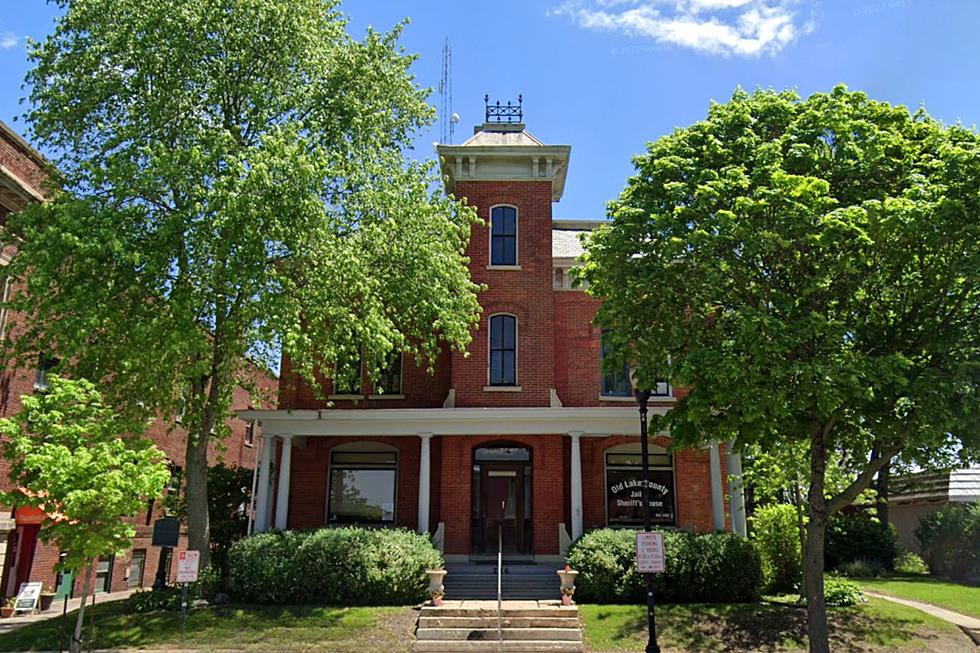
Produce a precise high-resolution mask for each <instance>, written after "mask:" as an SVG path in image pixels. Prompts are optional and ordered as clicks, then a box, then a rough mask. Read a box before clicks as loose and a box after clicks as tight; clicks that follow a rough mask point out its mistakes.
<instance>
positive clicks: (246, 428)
mask: <svg viewBox="0 0 980 653" xmlns="http://www.w3.org/2000/svg"><path fill="white" fill-rule="evenodd" d="M48 166H49V164H47V163H46V162H45V161H44V159H43V158H42V157H41V155H40V154H38V153H37V152H36V151H35V150H34V149H33V148H32V147H30V145H28V144H27V143H26V142H25V141H24V140H23V139H22V138H21V137H20V136H18V135H17V134H16V133H15V132H14V131H13V130H12V129H11V128H10V127H8V126H7V125H5V124H4V123H3V122H0V228H2V227H3V225H4V224H5V222H6V218H7V216H8V215H9V214H10V213H13V212H16V211H19V210H20V209H22V208H23V207H24V206H26V205H27V204H28V203H30V202H41V201H44V196H45V193H46V188H45V180H46V178H47V175H46V174H45V170H46V169H47V168H48ZM14 254H15V252H14V251H12V250H7V251H4V252H2V253H0V292H3V296H4V297H7V296H9V295H8V293H9V292H10V291H11V290H12V288H11V286H10V282H9V280H8V278H7V277H6V275H4V273H3V268H4V266H6V265H7V263H9V261H10V257H11V256H13V255H14ZM22 319H23V316H19V315H8V314H5V313H4V312H3V310H2V309H0V335H2V334H3V333H4V331H5V329H13V332H12V333H11V334H10V335H11V337H14V338H15V337H16V335H17V328H18V327H17V325H18V323H20V322H21V320H22ZM44 367H45V364H44V363H43V362H41V361H39V363H38V366H36V367H33V368H13V367H11V366H5V367H4V368H3V369H2V371H0V417H8V416H10V415H14V414H16V413H17V412H19V411H20V407H21V404H20V398H21V396H22V395H29V394H32V393H34V392H36V391H37V390H39V389H41V388H43V383H44V371H45V370H44ZM256 382H257V383H258V385H259V386H260V387H262V388H263V389H265V390H266V391H267V392H269V393H272V392H274V391H275V390H276V383H277V381H276V379H275V378H274V377H272V376H271V375H270V374H267V373H264V372H261V371H259V370H256ZM234 406H235V408H238V409H247V408H249V407H251V403H250V397H249V394H248V393H247V392H246V391H245V390H242V389H237V390H236V391H235V398H234ZM229 424H230V426H231V429H232V433H231V435H230V436H229V437H228V438H227V439H225V440H223V441H222V442H221V443H220V445H218V444H216V445H214V446H213V448H212V450H211V452H210V460H211V461H212V463H217V462H219V461H220V462H224V463H225V464H228V465H238V466H243V467H248V468H254V466H255V452H256V449H257V447H256V446H255V442H256V440H257V433H256V427H255V425H250V424H247V423H246V422H243V421H241V420H237V419H236V420H230V421H229ZM146 436H147V437H149V438H151V439H152V440H153V441H154V442H155V443H156V445H157V446H158V447H159V448H160V449H162V450H163V452H164V453H165V454H166V456H167V458H168V460H169V461H170V463H171V465H172V466H173V468H174V470H175V471H179V470H181V469H182V468H183V466H184V451H185V445H186V432H185V431H183V429H180V428H179V427H177V428H172V425H171V424H170V423H168V422H167V421H164V420H157V421H155V422H154V423H153V424H151V425H150V427H149V428H148V429H147V432H146ZM8 472H9V465H8V464H7V463H6V461H4V460H3V459H2V458H0V487H2V488H3V489H6V490H10V489H12V486H11V484H10V480H9V478H8ZM162 516H164V511H163V507H162V506H161V505H160V502H156V503H154V504H153V505H148V506H147V511H146V514H145V515H142V516H141V517H140V519H138V520H137V521H136V538H135V539H134V540H133V545H132V547H131V548H130V549H129V550H128V551H126V552H125V554H124V555H121V556H115V557H113V558H109V559H105V560H101V561H99V564H98V569H97V574H96V579H95V586H96V591H118V590H123V589H126V588H127V587H141V586H146V587H148V586H150V585H151V584H152V583H153V579H154V575H155V573H156V570H157V567H158V565H159V562H160V560H159V556H160V549H159V548H156V547H153V546H151V545H150V539H151V535H152V529H153V521H154V520H155V519H157V518H159V517H162ZM43 518H44V515H43V514H41V513H40V512H39V511H34V510H29V509H20V510H18V511H16V513H15V511H13V510H11V509H10V508H8V507H3V506H0V568H2V570H3V571H2V577H0V595H2V596H11V595H13V594H16V593H17V589H18V587H19V586H20V583H22V582H25V581H28V580H30V581H40V582H42V583H44V586H45V588H48V587H51V588H56V589H57V591H58V593H59V594H61V595H64V594H68V595H71V594H75V595H78V594H79V593H80V591H81V580H80V579H73V578H71V577H70V576H69V577H64V576H61V575H58V574H57V573H56V572H55V570H54V566H55V564H56V563H57V561H58V556H59V553H60V552H59V551H58V549H57V548H56V547H53V546H49V545H45V544H44V543H42V542H40V541H39V540H38V532H39V529H40V527H41V522H42V521H43ZM185 542H186V537H185V536H182V546H186V544H185ZM169 566H170V567H171V568H175V566H176V563H175V561H174V560H173V558H172V559H171V560H170V561H169Z"/></svg>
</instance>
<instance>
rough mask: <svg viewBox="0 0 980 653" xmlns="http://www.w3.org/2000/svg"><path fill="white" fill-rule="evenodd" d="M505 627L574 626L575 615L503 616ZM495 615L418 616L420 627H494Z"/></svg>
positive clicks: (575, 621) (576, 624)
mask: <svg viewBox="0 0 980 653" xmlns="http://www.w3.org/2000/svg"><path fill="white" fill-rule="evenodd" d="M503 624H504V627H505V628H574V629H576V630H577V629H578V627H579V623H578V619H577V618H576V617H504V619H503ZM496 627H497V617H496V615H494V616H492V617H419V629H422V628H496Z"/></svg>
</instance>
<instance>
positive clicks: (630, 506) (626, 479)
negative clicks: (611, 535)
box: [606, 469, 677, 526]
mask: <svg viewBox="0 0 980 653" xmlns="http://www.w3.org/2000/svg"><path fill="white" fill-rule="evenodd" d="M606 505H607V508H606V510H607V515H608V520H609V524H611V525H620V526H638V525H641V524H643V517H644V511H643V473H642V471H641V470H639V469H607V470H606ZM650 508H651V513H652V521H653V523H654V524H656V525H658V526H675V525H676V524H677V519H676V516H675V514H674V474H673V472H671V471H670V470H659V469H651V470H650Z"/></svg>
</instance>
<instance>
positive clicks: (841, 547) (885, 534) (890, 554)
mask: <svg viewBox="0 0 980 653" xmlns="http://www.w3.org/2000/svg"><path fill="white" fill-rule="evenodd" d="M897 552H898V537H897V536H896V534H895V529H894V528H892V527H891V526H885V525H884V524H882V523H881V522H880V521H878V520H877V519H876V518H874V517H872V516H871V515H870V514H868V513H865V512H855V513H848V514H838V515H834V516H833V517H831V519H830V522H829V523H828V524H827V543H826V559H825V563H826V567H827V569H839V568H840V567H841V566H842V565H844V564H847V563H849V562H853V561H855V560H864V561H866V562H869V563H871V564H872V565H876V566H877V567H878V568H880V569H884V570H891V568H892V566H893V565H894V563H895V554H896V553H897Z"/></svg>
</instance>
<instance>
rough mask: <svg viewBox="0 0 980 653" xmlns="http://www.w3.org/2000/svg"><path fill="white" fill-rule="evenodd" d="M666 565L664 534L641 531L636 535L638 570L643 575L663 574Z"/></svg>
mask: <svg viewBox="0 0 980 653" xmlns="http://www.w3.org/2000/svg"><path fill="white" fill-rule="evenodd" d="M666 569H667V567H666V564H665V563H664V534H663V533H655V532H654V533H647V532H646V531H640V532H639V533H637V534H636V570H637V571H639V572H640V573H641V574H662V573H664V571H666Z"/></svg>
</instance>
